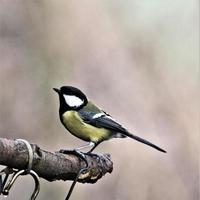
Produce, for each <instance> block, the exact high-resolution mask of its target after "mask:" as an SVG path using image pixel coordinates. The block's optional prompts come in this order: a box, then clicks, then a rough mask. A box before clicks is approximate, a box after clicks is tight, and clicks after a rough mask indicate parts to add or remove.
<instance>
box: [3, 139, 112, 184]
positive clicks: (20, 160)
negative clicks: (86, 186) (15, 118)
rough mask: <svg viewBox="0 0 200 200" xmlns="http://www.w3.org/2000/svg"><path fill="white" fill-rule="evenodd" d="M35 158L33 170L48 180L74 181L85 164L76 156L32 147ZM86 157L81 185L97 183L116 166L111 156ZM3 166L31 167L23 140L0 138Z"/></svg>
mask: <svg viewBox="0 0 200 200" xmlns="http://www.w3.org/2000/svg"><path fill="white" fill-rule="evenodd" d="M31 146H32V149H33V152H34V157H33V166H32V169H33V170H34V171H35V172H36V173H37V174H38V176H40V177H42V178H44V179H46V180H48V181H55V180H64V181H66V180H74V178H75V177H76V174H77V172H78V171H79V170H80V168H84V167H85V162H84V161H83V160H81V158H79V157H77V156H75V155H70V154H68V155H66V154H61V153H59V152H49V151H45V150H42V149H41V148H40V147H38V146H37V145H36V144H31ZM98 156H99V157H97V156H96V155H95V154H90V155H86V159H87V161H88V164H89V168H88V170H87V171H86V172H85V173H84V174H81V175H80V177H79V179H78V182H81V183H95V182H96V181H97V180H98V179H100V178H101V177H102V176H103V175H105V174H106V173H107V172H109V173H111V172H112V169H113V163H112V161H111V160H110V155H109V154H104V155H98ZM0 165H6V166H8V167H11V168H15V169H26V168H27V165H28V150H27V147H26V145H25V144H24V143H23V142H22V141H18V140H10V139H5V138H0Z"/></svg>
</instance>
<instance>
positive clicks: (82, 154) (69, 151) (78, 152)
mask: <svg viewBox="0 0 200 200" xmlns="http://www.w3.org/2000/svg"><path fill="white" fill-rule="evenodd" d="M59 153H63V154H72V155H75V156H78V157H79V158H81V159H82V160H84V162H85V164H86V167H85V168H88V161H87V159H86V156H85V154H84V153H83V152H81V151H78V150H77V149H72V150H68V149H60V150H59Z"/></svg>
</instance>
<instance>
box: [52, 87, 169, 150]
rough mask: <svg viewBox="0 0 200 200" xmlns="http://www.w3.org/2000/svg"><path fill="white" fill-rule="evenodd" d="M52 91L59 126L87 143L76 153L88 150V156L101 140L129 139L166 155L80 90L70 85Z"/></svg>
mask: <svg viewBox="0 0 200 200" xmlns="http://www.w3.org/2000/svg"><path fill="white" fill-rule="evenodd" d="M53 89H54V91H55V92H56V93H57V94H58V96H59V103H60V106H59V117H60V121H61V123H62V124H63V125H64V127H65V128H66V129H67V130H68V131H69V132H70V133H71V134H73V135H74V136H76V137H78V138H79V139H82V140H84V141H86V142H88V143H87V144H86V145H83V146H81V147H78V148H76V150H77V151H81V150H82V149H84V148H86V147H88V148H89V147H90V148H91V149H90V150H89V151H88V152H87V153H91V152H92V151H93V150H94V149H95V148H96V147H97V146H98V145H99V144H101V143H102V142H103V141H106V140H109V139H112V138H127V137H128V138H131V139H134V140H137V141H139V142H141V143H144V144H146V145H148V146H150V147H152V148H154V149H156V150H158V151H160V152H163V153H166V151H165V150H164V149H162V148H160V147H158V146H157V145H155V144H153V143H151V142H150V141H148V140H146V139H143V138H141V137H139V136H136V135H134V134H132V133H130V132H129V131H128V130H127V129H126V128H124V127H123V126H122V125H121V124H120V123H118V122H117V121H116V120H115V119H114V118H113V117H111V115H109V114H108V113H106V112H105V111H103V110H102V109H101V108H100V107H98V106H96V105H95V104H94V103H93V102H92V101H90V100H89V99H88V98H87V96H86V95H85V94H84V93H83V92H82V91H81V90H80V89H78V88H76V87H73V86H62V87H60V88H59V89H58V88H53Z"/></svg>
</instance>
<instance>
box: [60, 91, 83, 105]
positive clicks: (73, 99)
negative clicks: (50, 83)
mask: <svg viewBox="0 0 200 200" xmlns="http://www.w3.org/2000/svg"><path fill="white" fill-rule="evenodd" d="M63 96H64V99H65V102H66V103H67V105H69V106H70V107H79V106H81V105H82V104H83V103H84V102H83V100H82V99H80V98H79V97H77V96H74V95H66V94H64V95H63Z"/></svg>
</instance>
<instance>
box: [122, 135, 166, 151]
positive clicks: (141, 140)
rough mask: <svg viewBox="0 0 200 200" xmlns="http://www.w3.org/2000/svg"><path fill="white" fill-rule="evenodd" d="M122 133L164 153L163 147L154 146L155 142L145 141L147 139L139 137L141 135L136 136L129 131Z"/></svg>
mask: <svg viewBox="0 0 200 200" xmlns="http://www.w3.org/2000/svg"><path fill="white" fill-rule="evenodd" d="M123 134H124V135H126V136H127V137H130V138H132V139H134V140H137V141H139V142H141V143H144V144H146V145H148V146H151V147H153V148H154V149H157V150H158V151H161V152H163V153H166V151H165V150H164V149H161V148H160V147H158V146H156V145H155V144H153V143H151V142H149V141H147V140H145V139H143V138H141V137H138V136H136V135H133V134H130V133H129V132H126V133H123Z"/></svg>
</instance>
